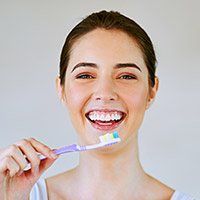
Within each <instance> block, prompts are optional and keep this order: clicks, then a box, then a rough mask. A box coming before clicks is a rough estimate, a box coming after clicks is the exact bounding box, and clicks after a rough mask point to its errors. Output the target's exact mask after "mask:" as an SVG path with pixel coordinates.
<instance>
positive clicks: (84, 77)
mask: <svg viewBox="0 0 200 200" xmlns="http://www.w3.org/2000/svg"><path fill="white" fill-rule="evenodd" d="M93 78H94V77H93V76H92V75H90V74H79V75H77V76H76V79H93Z"/></svg>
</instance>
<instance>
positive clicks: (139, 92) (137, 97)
mask: <svg viewBox="0 0 200 200" xmlns="http://www.w3.org/2000/svg"><path fill="white" fill-rule="evenodd" d="M147 98H148V89H147V88H146V87H138V88H137V89H136V88H135V89H132V90H129V91H127V92H126V94H124V95H123V99H126V105H128V106H129V110H130V111H132V110H133V111H134V112H135V111H145V109H146V103H147ZM142 113H143V112H142Z"/></svg>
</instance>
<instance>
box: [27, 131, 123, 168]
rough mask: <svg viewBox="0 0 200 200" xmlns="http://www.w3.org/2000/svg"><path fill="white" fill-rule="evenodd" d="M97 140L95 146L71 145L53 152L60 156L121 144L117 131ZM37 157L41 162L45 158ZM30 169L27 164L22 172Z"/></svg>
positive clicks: (39, 155) (40, 155)
mask: <svg viewBox="0 0 200 200" xmlns="http://www.w3.org/2000/svg"><path fill="white" fill-rule="evenodd" d="M99 140H100V142H99V143H97V144H92V145H85V146H80V145H77V144H71V145H69V146H64V147H61V148H59V149H55V150H53V151H54V153H55V154H57V155H60V154H64V153H70V152H76V151H87V150H92V149H97V148H100V147H105V146H110V145H113V144H116V143H119V142H121V138H120V137H119V135H118V132H117V131H114V132H113V133H107V134H104V135H102V136H100V137H99ZM38 157H39V158H40V160H43V159H45V158H46V157H45V156H43V155H42V154H39V153H38ZM30 168H31V165H30V163H28V165H27V166H26V168H25V169H24V171H26V170H29V169H30Z"/></svg>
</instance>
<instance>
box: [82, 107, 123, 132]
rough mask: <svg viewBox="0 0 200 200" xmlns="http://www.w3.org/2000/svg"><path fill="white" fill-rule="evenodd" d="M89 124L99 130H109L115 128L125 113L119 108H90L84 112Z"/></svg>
mask: <svg viewBox="0 0 200 200" xmlns="http://www.w3.org/2000/svg"><path fill="white" fill-rule="evenodd" d="M85 116H86V118H87V119H88V121H89V122H90V124H91V125H92V126H93V127H94V128H95V129H98V130H101V131H111V130H113V129H115V128H117V127H118V126H119V125H120V124H121V123H122V121H123V120H124V118H125V117H126V113H125V112H123V111H119V110H108V109H104V110H90V111H89V112H87V113H86V114H85Z"/></svg>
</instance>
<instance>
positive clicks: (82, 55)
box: [64, 29, 154, 146]
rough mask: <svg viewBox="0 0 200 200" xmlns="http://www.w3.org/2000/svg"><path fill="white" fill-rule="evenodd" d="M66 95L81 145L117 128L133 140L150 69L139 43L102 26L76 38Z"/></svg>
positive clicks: (146, 94) (145, 98) (146, 95)
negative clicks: (146, 64)
mask: <svg viewBox="0 0 200 200" xmlns="http://www.w3.org/2000/svg"><path fill="white" fill-rule="evenodd" d="M64 95H65V102H66V105H67V108H68V111H69V114H70V116H71V119H72V123H73V125H74V127H75V129H76V131H77V133H78V136H79V142H80V143H81V144H91V143H94V142H98V137H99V136H100V135H102V134H105V133H111V132H113V131H115V130H116V131H118V133H119V135H120V137H121V139H122V141H123V140H124V141H125V140H127V141H128V139H130V138H131V137H133V138H135V136H136V135H137V131H138V129H139V127H140V124H141V122H142V119H143V116H144V113H145V110H146V108H147V107H148V103H149V98H150V95H149V85H148V70H147V67H146V66H145V63H144V60H143V56H142V52H141V50H140V48H139V47H138V45H137V43H136V42H135V41H134V40H133V39H132V38H131V37H129V36H128V35H127V34H126V33H124V32H122V31H118V30H104V29H95V30H94V31H92V32H89V33H87V34H86V35H84V36H83V37H81V38H80V39H78V40H77V41H76V42H75V44H74V45H73V47H72V52H71V55H70V60H69V65H68V68H67V71H66V77H65V86H64ZM153 96H154V95H153ZM113 146H115V145H113Z"/></svg>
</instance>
